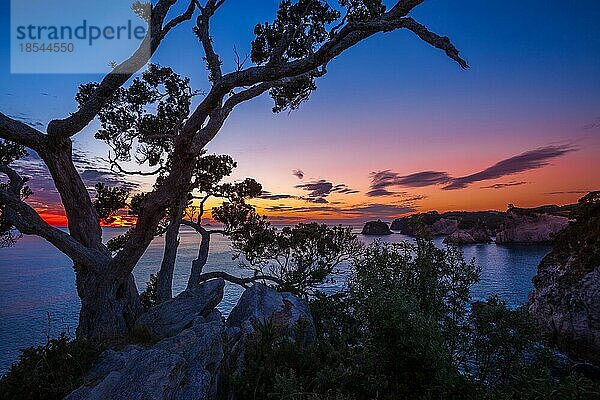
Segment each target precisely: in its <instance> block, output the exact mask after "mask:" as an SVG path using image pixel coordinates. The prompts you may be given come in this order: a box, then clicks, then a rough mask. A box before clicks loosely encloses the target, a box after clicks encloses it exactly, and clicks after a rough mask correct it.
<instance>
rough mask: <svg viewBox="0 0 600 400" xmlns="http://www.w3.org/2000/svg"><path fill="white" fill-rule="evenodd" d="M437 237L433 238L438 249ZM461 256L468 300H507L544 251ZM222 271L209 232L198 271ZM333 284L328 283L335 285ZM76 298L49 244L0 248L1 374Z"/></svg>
mask: <svg viewBox="0 0 600 400" xmlns="http://www.w3.org/2000/svg"><path fill="white" fill-rule="evenodd" d="M123 232H124V230H123V229H117V228H109V229H105V231H104V236H105V238H106V239H108V238H111V237H113V236H116V235H118V234H121V233H123ZM359 237H360V238H361V240H363V241H364V242H366V243H370V242H372V241H373V240H382V241H386V242H398V241H403V240H412V239H411V238H409V237H407V236H403V235H400V234H394V235H391V236H385V237H378V238H374V237H366V236H362V235H359ZM441 241H442V239H438V240H437V243H438V244H439V245H440V246H441V245H442V244H441ZM198 244H199V236H198V235H197V234H196V233H195V232H193V231H191V230H185V229H182V231H181V243H180V245H179V253H178V258H177V267H176V270H175V276H174V291H175V293H179V292H181V291H182V290H183V289H184V288H185V285H186V282H187V277H188V274H189V269H190V265H191V261H192V260H193V259H194V258H195V256H196V253H197V248H198ZM162 250H163V240H162V238H157V239H156V240H155V241H154V242H152V244H151V245H150V247H149V248H148V250H147V251H146V253H145V255H144V257H143V258H142V259H141V261H140V263H139V264H138V266H137V267H136V269H135V271H134V274H135V278H136V281H137V285H138V288H140V290H143V289H144V288H145V287H146V282H147V280H148V277H149V276H150V274H151V273H154V272H156V271H157V269H158V268H159V266H160V260H161V257H162ZM462 250H463V252H464V254H465V257H466V258H467V259H469V260H470V259H471V258H475V262H476V263H477V265H479V266H480V267H481V269H482V273H481V282H480V283H478V284H477V285H475V286H474V287H473V290H472V294H473V298H474V299H475V300H477V299H484V298H486V297H488V296H489V295H492V294H498V295H499V296H500V297H502V298H504V299H505V300H506V301H508V302H509V303H510V304H511V305H520V304H523V303H525V302H526V301H527V294H528V293H529V291H530V290H531V289H532V284H531V278H532V277H533V275H535V271H536V267H537V264H538V263H539V261H540V260H541V259H542V257H544V256H545V255H546V254H547V253H548V252H549V251H550V247H549V246H546V245H511V246H496V245H495V244H478V245H468V246H462ZM214 270H221V271H226V272H229V273H232V274H236V275H240V274H243V273H244V272H246V273H247V271H241V270H240V267H239V264H238V261H237V260H233V259H232V252H231V249H230V246H229V243H228V241H227V239H224V238H222V237H221V236H219V235H215V236H213V238H212V242H211V254H210V258H209V261H208V264H207V266H206V267H205V271H206V272H209V271H214ZM340 284H341V283H340V282H331V283H330V284H329V287H328V289H330V290H335V288H336V286H339V285H340ZM240 295H241V289H240V288H239V287H237V286H235V285H228V286H227V287H226V288H225V297H224V299H223V301H222V302H221V304H220V305H219V308H220V309H221V311H222V312H223V313H224V314H227V313H228V312H229V310H231V308H232V307H233V306H234V305H235V303H236V302H237V299H238V298H239V296H240ZM78 311H79V299H78V297H77V294H76V291H75V274H74V272H73V269H72V267H71V264H70V262H69V260H68V259H67V257H65V256H64V255H62V254H61V253H59V252H58V251H57V250H56V249H54V247H53V246H52V245H50V244H49V243H47V242H46V241H44V240H42V239H39V238H36V237H24V238H23V239H21V240H20V241H19V242H18V243H17V245H16V246H15V247H13V248H9V249H0V374H2V373H4V372H5V371H6V370H7V369H8V367H9V366H10V364H11V363H13V362H14V361H15V360H16V359H17V358H18V355H19V349H20V348H23V347H27V346H31V345H34V344H43V343H45V341H46V340H47V338H48V337H55V336H58V335H59V334H60V332H67V333H70V334H73V333H74V330H75V327H76V325H77V316H78Z"/></svg>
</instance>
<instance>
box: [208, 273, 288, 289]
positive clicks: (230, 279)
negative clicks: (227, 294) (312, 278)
mask: <svg viewBox="0 0 600 400" xmlns="http://www.w3.org/2000/svg"><path fill="white" fill-rule="evenodd" d="M217 278H222V279H224V280H226V281H227V282H231V283H235V284H236V285H240V286H242V287H244V288H246V287H248V285H249V284H250V283H253V282H257V281H271V282H274V283H276V284H278V285H284V282H283V281H282V280H281V279H279V278H276V277H274V276H270V275H255V276H250V277H247V278H242V277H238V276H234V275H230V274H228V273H226V272H220V271H215V272H206V273H204V274H202V275H200V276H199V277H198V283H201V282H205V281H208V280H211V279H217Z"/></svg>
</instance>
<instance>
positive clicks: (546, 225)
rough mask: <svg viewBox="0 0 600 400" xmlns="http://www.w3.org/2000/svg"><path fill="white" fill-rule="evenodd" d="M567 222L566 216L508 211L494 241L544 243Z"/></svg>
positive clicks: (499, 242)
mask: <svg viewBox="0 0 600 400" xmlns="http://www.w3.org/2000/svg"><path fill="white" fill-rule="evenodd" d="M568 224H569V219H568V218H567V217H561V216H558V215H551V214H537V213H531V214H521V213H515V212H511V211H510V210H509V212H508V213H507V218H506V221H505V223H504V224H503V227H502V229H501V230H500V232H498V233H497V234H496V243H498V244H503V243H545V242H550V241H551V240H552V238H553V237H554V236H555V235H556V234H557V233H558V232H560V231H561V230H563V229H564V228H565V227H566V226H567V225H568Z"/></svg>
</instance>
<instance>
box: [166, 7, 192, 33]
mask: <svg viewBox="0 0 600 400" xmlns="http://www.w3.org/2000/svg"><path fill="white" fill-rule="evenodd" d="M195 10H196V2H195V0H192V1H190V5H189V6H188V8H187V10H185V12H184V13H183V14H181V15H178V16H177V17H175V18H173V19H172V20H170V21H169V22H167V23H166V24H165V27H164V28H163V35H166V34H167V33H169V31H170V30H171V29H173V28H174V27H176V26H177V25H179V24H181V23H182V22H185V21H189V20H190V19H192V16H193V15H194V11H195Z"/></svg>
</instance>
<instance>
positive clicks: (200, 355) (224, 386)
mask: <svg viewBox="0 0 600 400" xmlns="http://www.w3.org/2000/svg"><path fill="white" fill-rule="evenodd" d="M223 284H224V282H223V281H222V280H220V279H215V280H211V281H207V282H204V283H203V284H201V285H199V286H198V287H197V288H195V289H193V290H187V291H185V292H183V293H182V294H180V295H179V296H177V297H176V298H174V299H173V300H171V301H168V302H165V303H163V304H161V305H159V306H157V307H155V308H154V309H152V310H151V311H150V312H149V313H147V314H145V315H144V316H143V317H142V318H140V320H139V321H138V324H137V326H138V328H137V330H138V331H140V332H141V331H144V332H146V334H147V336H149V337H150V338H151V339H153V340H158V341H157V342H156V343H154V344H153V345H128V346H125V347H124V348H120V349H110V350H107V351H105V352H104V353H103V354H102V356H101V357H100V360H99V361H98V362H97V363H96V364H95V365H94V367H92V369H91V370H90V371H89V372H88V373H87V375H86V377H85V378H84V384H83V385H82V386H81V387H79V388H78V389H76V390H75V391H74V392H72V393H71V394H70V395H68V396H67V397H66V398H65V400H104V399H112V400H162V399H168V400H171V399H172V400H175V399H177V400H192V399H194V400H214V399H226V398H232V397H231V390H230V387H229V384H230V383H229V382H228V377H229V376H231V375H233V374H234V373H235V372H236V371H239V368H241V367H242V361H243V357H244V348H245V344H246V343H247V341H248V340H249V339H250V338H252V337H253V336H254V335H255V334H256V332H255V327H256V326H257V324H261V323H263V324H264V323H267V322H268V323H271V324H273V326H274V327H275V329H276V330H277V332H278V333H279V334H280V335H288V336H289V337H291V338H292V339H294V340H302V341H305V342H311V341H314V340H315V337H316V331H315V325H314V322H313V319H312V316H311V314H310V312H309V309H308V304H307V303H306V301H304V300H302V299H300V298H297V297H295V296H294V295H292V294H291V293H279V292H277V291H275V290H274V289H272V288H270V287H267V286H265V285H262V284H259V283H256V284H254V285H253V286H251V287H250V288H248V289H246V290H245V291H244V293H243V294H242V297H241V298H240V300H239V302H238V304H237V305H236V306H235V307H234V309H233V310H232V311H231V314H230V316H229V318H227V319H226V320H225V319H224V318H223V317H222V316H221V313H220V312H219V311H218V310H216V309H215V308H214V307H215V306H216V305H217V304H218V303H219V302H220V301H221V300H222V298H223ZM299 326H302V327H303V328H304V329H303V330H299V329H298V327H299ZM298 332H302V337H297V335H298Z"/></svg>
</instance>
